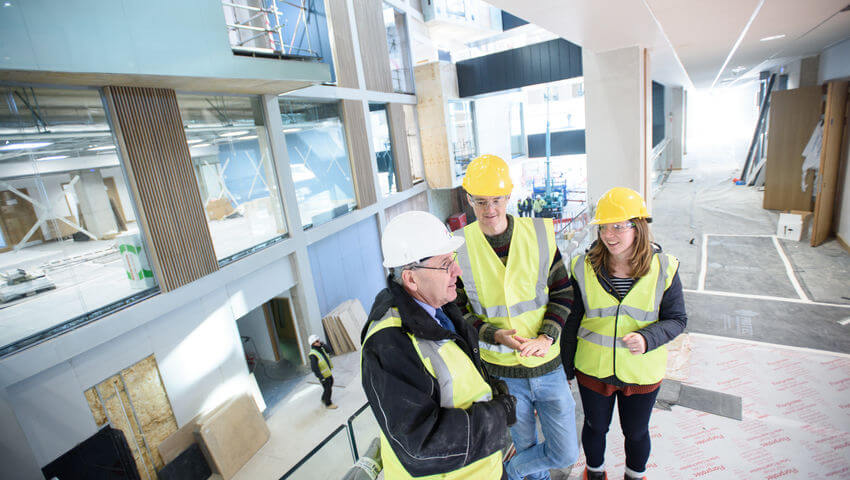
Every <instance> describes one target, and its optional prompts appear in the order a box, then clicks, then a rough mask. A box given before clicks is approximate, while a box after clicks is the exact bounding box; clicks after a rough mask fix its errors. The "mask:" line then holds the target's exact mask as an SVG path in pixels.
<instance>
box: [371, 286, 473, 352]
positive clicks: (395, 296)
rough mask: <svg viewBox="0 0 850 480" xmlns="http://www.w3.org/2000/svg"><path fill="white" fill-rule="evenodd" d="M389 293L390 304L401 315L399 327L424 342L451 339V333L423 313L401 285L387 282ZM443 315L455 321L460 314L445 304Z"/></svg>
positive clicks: (454, 307)
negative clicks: (390, 296) (390, 297)
mask: <svg viewBox="0 0 850 480" xmlns="http://www.w3.org/2000/svg"><path fill="white" fill-rule="evenodd" d="M388 284H389V291H390V294H391V295H392V304H393V306H395V307H396V308H397V309H398V312H399V313H400V314H401V327H402V329H404V330H405V331H406V332H410V333H412V334H413V335H415V336H416V337H418V338H421V339H424V340H445V339H447V338H451V332H449V331H448V330H446V329H444V328H442V327H441V326H440V325H438V324H437V322H436V321H435V320H434V318H433V317H431V315H429V314H428V312H426V311H425V309H424V308H422V307H421V306H420V305H419V304H418V303H416V301H415V300H414V299H413V297H411V296H410V294H409V293H407V292H406V291H405V290H404V288H402V287H401V285H399V284H397V283H395V282H394V281H392V280H389V281H388ZM441 308H442V309H443V313H445V314H446V315H448V317H449V318H450V319H452V321H455V320H456V319H457V318H458V317H459V316H460V312H459V311H458V308H457V306H456V305H454V304H453V303H451V302H450V303H447V304H445V305H443V306H442V307H441ZM455 323H457V322H455Z"/></svg>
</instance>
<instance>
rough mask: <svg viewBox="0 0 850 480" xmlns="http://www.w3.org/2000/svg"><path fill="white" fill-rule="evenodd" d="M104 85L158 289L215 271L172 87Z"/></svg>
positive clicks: (211, 249) (165, 288) (178, 285)
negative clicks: (150, 249) (145, 236)
mask: <svg viewBox="0 0 850 480" xmlns="http://www.w3.org/2000/svg"><path fill="white" fill-rule="evenodd" d="M104 90H105V93H106V99H107V103H108V104H109V111H110V113H111V115H112V118H113V122H112V123H113V129H114V130H115V134H116V135H115V136H116V138H117V143H118V147H119V149H120V151H121V155H122V158H123V160H124V166H125V168H126V170H127V177H128V179H129V183H130V188H131V189H132V190H133V194H134V196H135V198H136V201H137V202H138V208H139V220H140V225H141V227H142V228H143V230H144V232H145V233H146V235H147V238H148V241H149V243H150V245H151V246H152V251H151V252H150V253H151V255H150V257H151V262H153V265H154V275H156V278H157V281H158V282H159V287H160V289H162V290H163V291H166V292H167V291H170V290H174V289H175V288H178V287H180V286H181V285H185V284H187V283H190V282H192V281H194V280H197V279H199V278H201V277H203V276H204V275H208V274H210V273H212V272H215V271H216V270H218V261H217V260H216V256H215V252H214V251H213V245H212V239H211V238H210V233H209V229H208V228H207V220H206V217H205V216H204V208H203V205H202V204H201V197H200V194H199V193H198V184H197V180H196V179H195V172H194V171H193V169H192V159H191V157H190V156H189V148H188V145H187V144H186V134H185V132H184V131H183V123H182V122H181V120H180V111H179V110H178V107H177V96H176V95H175V93H174V90H170V89H164V88H137V87H115V86H113V87H106V88H105V89H104Z"/></svg>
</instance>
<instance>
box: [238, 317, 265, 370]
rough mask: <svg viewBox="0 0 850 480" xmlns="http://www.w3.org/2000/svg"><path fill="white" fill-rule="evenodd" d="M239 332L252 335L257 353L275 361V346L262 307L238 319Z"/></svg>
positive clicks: (261, 356) (248, 335) (263, 357)
mask: <svg viewBox="0 0 850 480" xmlns="http://www.w3.org/2000/svg"><path fill="white" fill-rule="evenodd" d="M236 325H237V327H238V328H239V334H240V335H244V336H246V337H251V340H252V342H253V345H254V346H255V347H256V349H257V355H259V357H260V358H262V359H263V360H269V361H272V362H273V361H274V346H273V345H272V339H271V337H270V336H269V328H268V326H267V325H266V315H265V314H264V313H263V309H262V307H260V308H255V309H253V310H251V311H250V312H248V313H247V314H246V315H245V316H244V317H242V318H240V319H239V320H237V321H236Z"/></svg>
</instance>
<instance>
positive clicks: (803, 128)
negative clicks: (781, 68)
mask: <svg viewBox="0 0 850 480" xmlns="http://www.w3.org/2000/svg"><path fill="white" fill-rule="evenodd" d="M822 97H823V92H822V89H821V87H804V88H796V89H793V90H781V91H777V92H773V93H772V94H771V95H770V115H769V122H770V123H769V125H770V127H769V130H768V138H767V163H766V164H765V167H764V168H765V183H764V185H765V188H764V203H763V207H764V208H766V209H770V210H809V211H811V210H812V185H811V182H809V184H808V185H807V188H806V191H805V192H804V191H802V190H801V188H800V182H801V181H802V179H803V176H802V166H803V148H805V146H806V143H808V141H809V138H810V137H811V135H812V131H813V130H814V129H815V126H816V125H817V123H818V121H819V120H820V113H821V104H822Z"/></svg>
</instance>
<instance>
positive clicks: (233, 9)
mask: <svg viewBox="0 0 850 480" xmlns="http://www.w3.org/2000/svg"><path fill="white" fill-rule="evenodd" d="M310 3H311V0H300V1H299V2H298V3H295V2H294V1H287V0H222V2H221V5H222V7H223V8H224V13H225V22H226V25H227V30H228V37H229V38H230V46H231V48H232V49H233V51H234V52H237V53H248V54H254V53H260V54H270V55H277V56H291V57H308V58H320V54H319V52H318V51H316V50H314V49H313V46H312V43H311V39H310V30H309V25H310V23H309V22H308V17H309V15H310V14H311V9H310ZM252 4H253V5H252ZM295 10H297V11H298V14H297V17H296V21H295V25H289V24H288V22H287V20H286V19H287V17H288V16H290V15H292V14H294V11H295ZM299 33H301V34H302V36H303V37H304V38H306V40H307V47H306V48H305V47H303V46H299V45H296V44H295V39H296V38H298V36H299ZM287 38H288V41H287Z"/></svg>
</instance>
